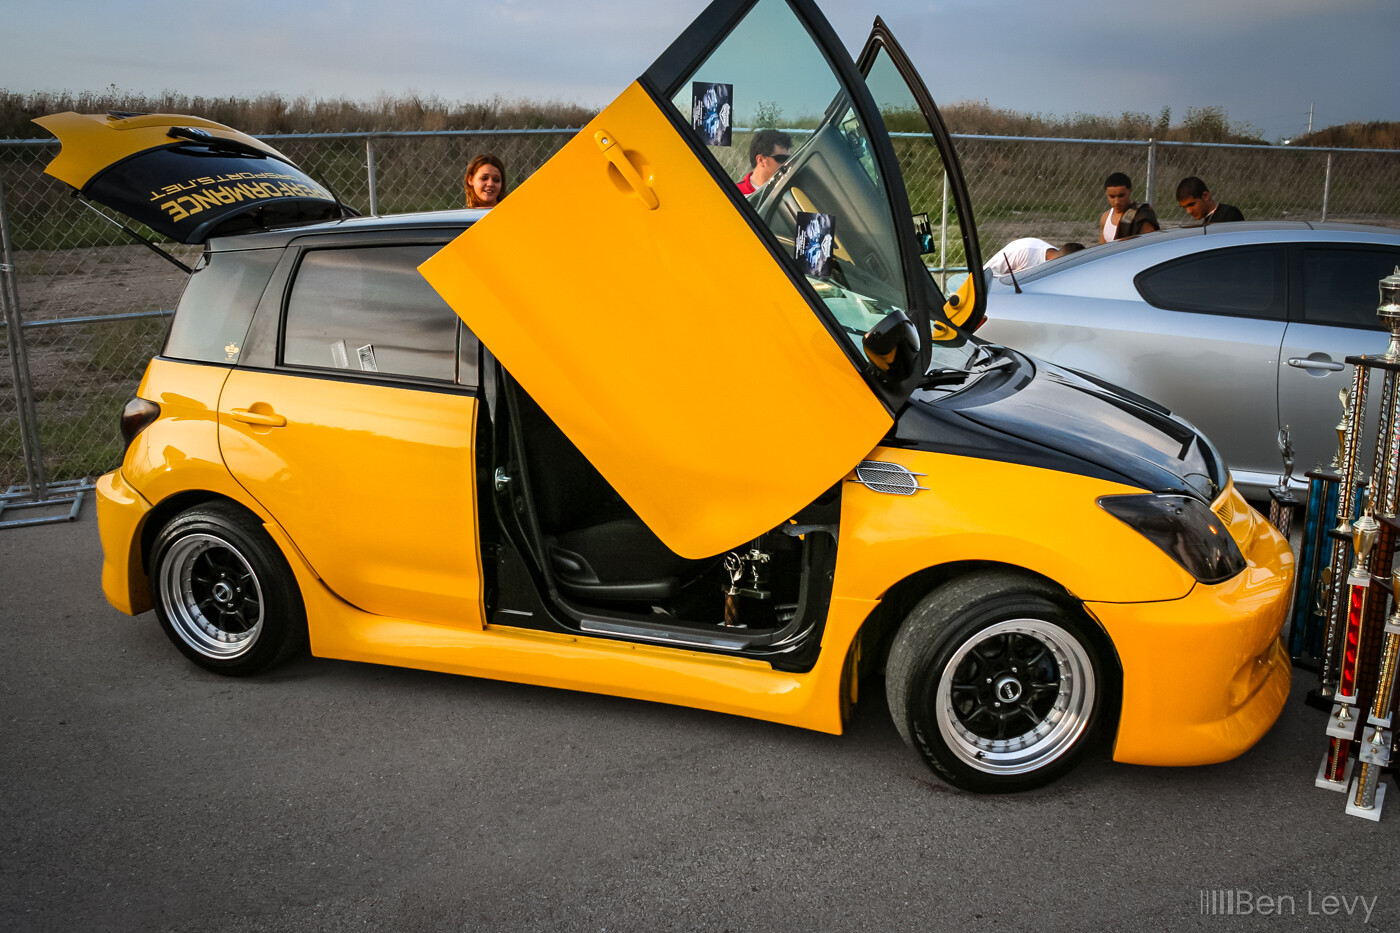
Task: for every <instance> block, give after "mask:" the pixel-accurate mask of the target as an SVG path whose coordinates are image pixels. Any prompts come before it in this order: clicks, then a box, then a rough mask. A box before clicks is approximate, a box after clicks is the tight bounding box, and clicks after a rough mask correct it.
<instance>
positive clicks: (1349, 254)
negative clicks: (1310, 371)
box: [1303, 246, 1400, 329]
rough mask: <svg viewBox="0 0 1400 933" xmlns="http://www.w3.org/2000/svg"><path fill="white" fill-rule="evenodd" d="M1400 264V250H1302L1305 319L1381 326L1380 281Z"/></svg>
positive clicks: (1350, 247) (1358, 248)
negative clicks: (1377, 311) (1378, 313)
mask: <svg viewBox="0 0 1400 933" xmlns="http://www.w3.org/2000/svg"><path fill="white" fill-rule="evenodd" d="M1397 266H1400V249H1395V248H1389V249H1387V248H1386V247H1384V246H1311V247H1308V248H1307V249H1305V250H1303V318H1304V320H1306V321H1309V322H1311V323H1314V324H1340V325H1343V326H1349V327H1374V328H1377V329H1379V328H1380V327H1381V322H1380V318H1378V317H1376V307H1377V306H1378V305H1379V304H1380V287H1379V286H1380V280H1381V279H1383V278H1385V277H1386V276H1387V275H1390V274H1391V273H1392V272H1393V271H1395V269H1396V267H1397Z"/></svg>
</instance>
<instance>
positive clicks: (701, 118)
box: [690, 81, 734, 146]
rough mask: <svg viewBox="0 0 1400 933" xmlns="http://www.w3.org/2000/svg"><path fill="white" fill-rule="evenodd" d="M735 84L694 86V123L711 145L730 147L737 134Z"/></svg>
mask: <svg viewBox="0 0 1400 933" xmlns="http://www.w3.org/2000/svg"><path fill="white" fill-rule="evenodd" d="M733 100H734V85H732V84H711V83H709V82H707V81H693V82H691V85H690V124H691V126H693V127H695V132H697V133H699V134H700V135H701V136H702V137H703V138H704V140H705V144H706V145H709V146H728V145H729V144H730V142H731V140H732V138H733V135H734V127H733V119H732V118H733V115H734V108H733V107H732V106H731V105H732V103H733Z"/></svg>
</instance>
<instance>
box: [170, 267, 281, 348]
mask: <svg viewBox="0 0 1400 933" xmlns="http://www.w3.org/2000/svg"><path fill="white" fill-rule="evenodd" d="M280 258H282V251H281V250H280V249H246V250H237V251H235V252H228V253H210V254H208V259H207V264H206V265H205V266H203V267H202V268H200V269H199V270H198V271H196V272H195V273H194V274H193V275H191V276H190V280H189V282H188V283H187V284H186V285H185V293H184V294H183V295H181V296H180V305H179V307H178V308H177V309H176V311H175V319H174V320H173V321H171V323H170V333H169V334H168V335H167V336H166V338H165V350H164V353H163V355H164V356H168V357H172V358H174V359H179V360H196V361H198V362H201V363H229V364H232V363H237V362H238V354H239V353H240V352H242V349H243V338H244V337H245V336H246V335H247V333H248V324H249V322H251V321H252V319H253V311H254V310H255V309H256V308H257V306H258V300H259V299H260V298H261V297H262V293H263V289H265V288H266V287H267V282H268V279H270V278H271V277H272V270H273V269H274V268H275V267H276V265H277V260H279V259H280Z"/></svg>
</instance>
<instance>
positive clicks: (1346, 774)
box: [1313, 754, 1379, 797]
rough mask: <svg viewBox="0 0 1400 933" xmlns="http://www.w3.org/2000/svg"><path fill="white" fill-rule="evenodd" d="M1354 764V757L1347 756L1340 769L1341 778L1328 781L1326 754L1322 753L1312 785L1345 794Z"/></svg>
mask: <svg viewBox="0 0 1400 933" xmlns="http://www.w3.org/2000/svg"><path fill="white" fill-rule="evenodd" d="M1354 764H1356V759H1355V758H1348V759H1347V766H1346V767H1345V768H1344V769H1342V779H1341V780H1340V781H1329V780H1327V778H1326V774H1327V755H1326V754H1324V755H1323V756H1322V761H1320V762H1318V765H1317V777H1316V778H1314V779H1313V786H1314V787H1321V788H1323V789H1324V790H1334V791H1336V792H1337V793H1339V794H1345V793H1346V792H1347V786H1348V785H1349V784H1350V783H1351V768H1352V765H1354ZM1377 796H1378V797H1379V794H1377Z"/></svg>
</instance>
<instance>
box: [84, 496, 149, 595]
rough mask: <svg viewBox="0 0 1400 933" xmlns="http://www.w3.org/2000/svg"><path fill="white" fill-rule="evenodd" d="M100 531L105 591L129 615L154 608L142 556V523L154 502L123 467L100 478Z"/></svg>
mask: <svg viewBox="0 0 1400 933" xmlns="http://www.w3.org/2000/svg"><path fill="white" fill-rule="evenodd" d="M96 491H97V533H98V536H99V537H100V538H101V539H102V593H103V595H104V596H106V597H107V602H109V603H111V604H112V605H113V606H115V607H116V608H117V609H120V610H121V611H122V612H125V613H126V614H127V615H133V616H134V615H139V614H141V613H143V612H145V611H146V610H147V609H150V608H151V591H150V587H149V586H148V584H147V581H146V568H145V567H144V566H143V562H142V560H141V526H142V522H143V521H144V520H145V517H146V513H147V512H149V511H150V510H151V504H150V503H149V502H147V501H146V500H145V499H144V498H142V496H141V494H140V493H139V492H137V491H136V490H135V489H132V488H131V487H130V486H128V485H127V483H126V480H125V479H124V478H123V477H122V474H121V471H120V470H113V471H112V472H111V473H106V474H103V475H102V477H101V478H99V479H98V481H97V490H96Z"/></svg>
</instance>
